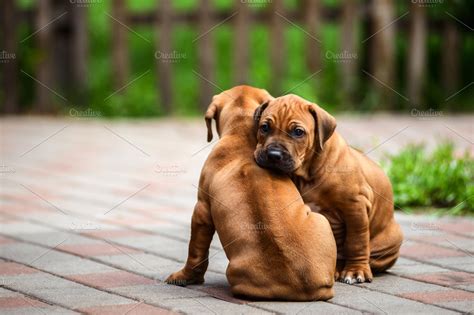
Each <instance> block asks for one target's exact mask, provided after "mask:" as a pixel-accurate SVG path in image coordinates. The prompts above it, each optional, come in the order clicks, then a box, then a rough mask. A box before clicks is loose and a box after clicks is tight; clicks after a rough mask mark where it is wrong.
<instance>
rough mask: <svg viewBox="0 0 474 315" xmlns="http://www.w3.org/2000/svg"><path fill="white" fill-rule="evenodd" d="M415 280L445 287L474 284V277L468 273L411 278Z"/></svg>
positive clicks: (442, 273) (451, 272)
mask: <svg viewBox="0 0 474 315" xmlns="http://www.w3.org/2000/svg"><path fill="white" fill-rule="evenodd" d="M410 277H411V278H413V279H416V280H420V281H426V282H429V283H435V284H439V285H444V286H455V285H460V284H473V283H474V275H473V274H470V273H466V272H458V271H450V272H439V273H430V274H421V275H412V276H410Z"/></svg>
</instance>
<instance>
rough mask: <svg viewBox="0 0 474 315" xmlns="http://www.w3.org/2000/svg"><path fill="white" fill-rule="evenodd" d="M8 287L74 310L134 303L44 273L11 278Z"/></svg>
mask: <svg viewBox="0 0 474 315" xmlns="http://www.w3.org/2000/svg"><path fill="white" fill-rule="evenodd" d="M8 286H9V287H11V288H12V289H14V290H21V291H22V292H25V293H26V294H30V295H33V296H36V297H38V298H40V299H41V300H45V301H48V302H50V303H54V304H56V305H59V306H65V307H68V308H72V309H76V308H81V307H89V306H97V305H116V304H130V303H134V301H133V300H130V299H126V298H123V297H120V296H117V295H112V294H109V293H106V292H103V291H99V290H96V289H94V288H90V287H86V286H84V285H82V284H78V283H75V282H72V281H68V280H65V279H62V278H59V277H55V276H53V275H50V274H46V273H42V272H41V273H36V274H32V275H20V276H14V277H11V279H9V284H8Z"/></svg>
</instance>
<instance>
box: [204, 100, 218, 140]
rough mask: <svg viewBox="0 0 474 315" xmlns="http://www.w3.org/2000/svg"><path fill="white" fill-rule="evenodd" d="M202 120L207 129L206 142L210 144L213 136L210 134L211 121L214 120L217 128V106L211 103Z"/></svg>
mask: <svg viewBox="0 0 474 315" xmlns="http://www.w3.org/2000/svg"><path fill="white" fill-rule="evenodd" d="M204 119H205V120H206V127H207V142H211V140H212V137H213V134H212V120H213V119H215V120H216V126H217V105H216V103H214V102H213V103H211V104H210V105H209V107H208V108H207V111H206V115H204Z"/></svg>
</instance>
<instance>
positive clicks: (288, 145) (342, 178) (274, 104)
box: [255, 95, 403, 284]
mask: <svg viewBox="0 0 474 315" xmlns="http://www.w3.org/2000/svg"><path fill="white" fill-rule="evenodd" d="M256 116H257V119H256V122H257V124H258V126H259V130H258V145H257V147H256V150H255V160H256V161H257V163H258V164H259V165H260V166H262V167H267V168H272V169H276V170H279V171H281V172H283V173H285V174H292V177H293V180H294V182H295V183H296V186H297V187H298V189H299V191H300V193H301V196H302V197H303V199H304V201H305V202H306V203H307V204H308V205H309V206H310V207H311V209H312V210H313V211H315V212H319V213H321V214H323V215H324V216H325V217H326V218H327V219H328V220H329V223H330V224H331V228H332V230H333V233H334V236H335V238H336V243H337V249H338V261H337V270H336V278H337V279H338V280H344V282H346V283H350V284H352V283H354V282H364V281H368V282H370V281H371V280H372V272H381V271H384V270H386V269H388V268H390V267H391V266H392V265H393V264H394V263H395V261H396V260H397V258H398V255H399V249H400V245H401V243H402V241H403V236H402V232H401V229H400V226H399V225H398V224H397V223H396V222H395V219H394V216H393V193H392V187H391V184H390V181H389V179H388V178H387V176H386V175H385V174H384V172H383V171H382V169H381V168H380V167H379V166H378V165H377V164H376V163H374V162H372V161H371V160H369V159H368V158H367V157H366V156H365V155H364V154H362V153H360V152H358V151H356V150H354V149H353V148H351V147H349V146H348V145H347V143H346V142H345V141H344V139H343V138H342V137H341V136H340V135H339V134H338V133H337V132H334V129H335V128H336V120H335V119H334V117H332V116H331V115H330V114H328V113H327V112H326V111H324V110H323V109H322V108H320V107H319V106H317V105H316V104H313V103H311V102H309V101H307V100H305V99H303V98H301V97H298V96H296V95H286V96H283V97H279V98H276V99H274V100H272V101H270V102H269V103H266V104H262V106H260V107H259V109H258V110H257V115H256Z"/></svg>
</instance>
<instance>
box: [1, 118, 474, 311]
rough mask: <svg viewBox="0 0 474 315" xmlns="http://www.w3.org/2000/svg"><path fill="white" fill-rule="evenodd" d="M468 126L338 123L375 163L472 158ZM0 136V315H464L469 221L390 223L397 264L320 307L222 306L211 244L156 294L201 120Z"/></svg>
mask: <svg viewBox="0 0 474 315" xmlns="http://www.w3.org/2000/svg"><path fill="white" fill-rule="evenodd" d="M472 121H473V117H472V116H464V117H437V118H436V119H433V120H428V121H425V120H423V121H420V120H417V119H416V118H412V117H389V116H375V117H341V118H340V119H339V127H338V128H339V129H340V130H341V132H342V133H343V135H345V136H346V137H347V138H348V139H349V140H350V143H351V144H354V145H355V146H358V147H360V148H362V149H364V150H366V151H370V150H372V151H371V152H370V154H369V155H370V156H372V157H373V158H375V159H380V157H381V156H383V153H384V152H396V150H398V149H399V148H400V147H401V146H402V145H404V144H406V143H409V142H413V141H415V142H420V141H424V142H426V143H427V144H428V145H431V146H432V145H433V144H434V143H435V142H436V141H439V139H440V138H450V139H452V140H453V141H454V142H455V143H456V146H457V148H459V150H464V149H466V148H468V149H471V150H472V135H473V124H472ZM367 122H370V123H367ZM0 123H1V138H2V139H1V140H2V142H1V145H2V147H1V149H2V150H1V151H2V153H1V154H2V162H3V165H0V176H1V189H0V224H1V229H0V279H1V283H0V313H2V314H36V313H37V314H63V313H91V314H171V313H181V312H182V313H190V314H202V313H210V314H227V313H228V314H234V313H239V314H240V313H252V314H254V313H255V314H257V313H288V314H304V313H308V314H310V313H315V312H319V313H324V314H326V313H338V314H339V313H367V312H368V313H386V314H387V313H404V314H407V313H415V312H416V313H420V314H422V313H430V314H438V313H439V314H450V313H472V312H474V309H473V299H474V264H473V253H474V242H473V238H474V220H472V219H470V218H449V217H444V218H438V217H432V216H427V215H410V214H405V213H403V212H397V219H398V221H399V222H400V223H401V225H402V227H403V230H404V232H405V236H406V240H405V242H404V244H403V245H402V258H401V259H400V260H399V261H398V262H397V264H396V265H395V266H394V267H393V268H392V269H391V270H390V271H389V272H388V273H386V274H384V275H382V276H379V277H376V278H375V280H374V282H373V283H370V284H369V283H365V284H362V285H353V286H349V285H346V284H341V283H337V284H336V297H335V298H333V299H332V300H330V301H328V302H307V303H295V302H294V303H292V302H274V301H265V302H255V301H244V300H239V299H236V298H233V297H232V296H231V295H230V294H229V288H228V285H227V281H226V278H225V268H226V265H227V259H226V257H225V255H224V253H223V251H222V247H221V245H220V243H219V240H218V238H217V237H215V239H214V240H213V243H212V247H211V253H210V256H211V257H212V258H211V259H210V265H209V271H208V273H207V274H206V283H205V284H204V285H201V286H188V287H186V288H181V287H176V286H169V285H166V284H163V282H162V281H163V279H164V278H165V277H166V276H167V275H168V274H170V273H171V272H173V271H176V270H177V269H178V268H181V267H182V265H183V262H184V260H185V258H186V253H187V241H188V238H189V223H190V215H191V211H192V209H193V204H194V202H195V196H196V185H197V181H198V176H199V172H200V168H201V166H202V163H203V161H204V160H205V158H206V155H207V153H208V152H209V151H210V149H211V147H212V144H211V145H207V144H206V143H205V130H204V129H205V128H204V125H203V123H202V122H201V120H186V119H182V120H149V121H147V120H144V121H125V120H116V121H109V120H97V121H96V120H90V121H89V120H80V119H69V120H68V119H53V118H41V119H40V118H21V119H20V118H3V119H2V120H1V121H0ZM407 126H408V128H406V127H407ZM404 128H405V129H404ZM400 130H402V131H401V132H400Z"/></svg>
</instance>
